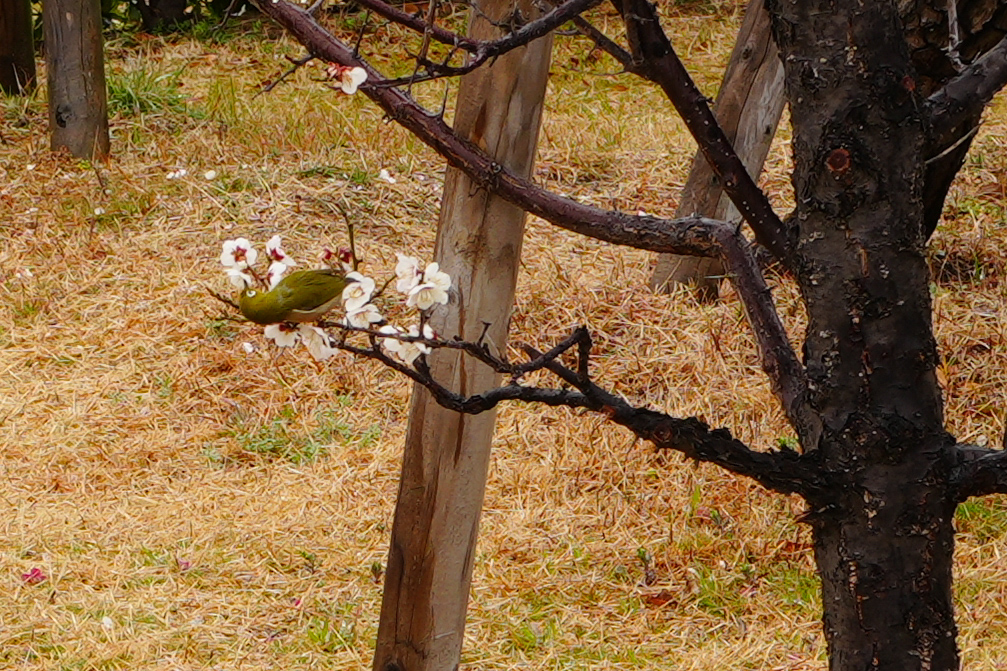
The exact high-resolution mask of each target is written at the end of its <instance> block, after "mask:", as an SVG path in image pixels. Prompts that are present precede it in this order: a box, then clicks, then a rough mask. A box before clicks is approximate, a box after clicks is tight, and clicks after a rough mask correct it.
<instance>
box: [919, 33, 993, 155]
mask: <svg viewBox="0 0 1007 671" xmlns="http://www.w3.org/2000/svg"><path fill="white" fill-rule="evenodd" d="M1004 86H1007V36H1005V37H1004V38H1002V39H1001V40H1000V41H999V42H998V43H997V44H996V46H994V47H993V48H992V49H990V50H989V51H987V52H986V53H985V54H983V55H982V56H981V57H980V58H978V59H976V61H975V62H974V63H972V65H970V66H968V67H967V68H965V69H964V70H963V71H962V72H961V74H959V75H958V76H957V77H954V78H952V79H951V80H950V81H948V83H947V84H945V85H944V86H943V87H941V88H940V89H938V90H937V91H935V92H934V94H933V95H932V96H930V98H929V99H928V100H927V104H928V105H929V107H930V119H931V124H932V136H933V146H934V149H935V152H934V153H935V154H939V153H941V152H943V151H946V150H947V148H948V147H950V146H951V145H953V144H954V143H955V142H956V141H958V140H959V139H960V138H961V137H963V136H964V135H965V134H966V133H968V132H969V131H971V130H972V129H971V128H970V127H969V128H962V127H961V126H962V124H963V123H966V122H970V123H969V125H972V124H973V123H974V121H973V120H974V119H977V118H978V115H979V114H981V113H982V110H983V108H985V107H986V104H987V103H989V101H990V100H992V99H993V96H994V95H995V94H996V93H997V91H999V90H1000V89H1002V88H1003V87H1004Z"/></svg>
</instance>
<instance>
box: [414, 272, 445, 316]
mask: <svg viewBox="0 0 1007 671" xmlns="http://www.w3.org/2000/svg"><path fill="white" fill-rule="evenodd" d="M450 288H451V276H450V275H448V274H447V273H445V272H444V271H442V270H441V269H440V266H439V265H438V264H437V262H434V263H431V264H430V265H428V266H427V268H426V270H424V271H423V282H422V284H418V285H416V286H415V287H413V288H412V289H410V290H409V297H408V298H407V299H406V305H408V306H409V307H417V308H419V309H420V310H427V309H429V308H431V307H433V306H434V305H436V304H438V303H440V304H441V305H446V304H447V302H448V289H450Z"/></svg>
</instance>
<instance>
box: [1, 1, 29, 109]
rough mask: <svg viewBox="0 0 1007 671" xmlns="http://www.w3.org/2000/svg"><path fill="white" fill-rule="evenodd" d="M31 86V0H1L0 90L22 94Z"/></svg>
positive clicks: (12, 93)
mask: <svg viewBox="0 0 1007 671" xmlns="http://www.w3.org/2000/svg"><path fill="white" fill-rule="evenodd" d="M34 87H35V41H34V38H33V36H32V25H31V0H0V90H2V91H3V92H4V93H8V94H10V95H21V94H23V93H26V92H28V91H30V90H31V89H32V88H34Z"/></svg>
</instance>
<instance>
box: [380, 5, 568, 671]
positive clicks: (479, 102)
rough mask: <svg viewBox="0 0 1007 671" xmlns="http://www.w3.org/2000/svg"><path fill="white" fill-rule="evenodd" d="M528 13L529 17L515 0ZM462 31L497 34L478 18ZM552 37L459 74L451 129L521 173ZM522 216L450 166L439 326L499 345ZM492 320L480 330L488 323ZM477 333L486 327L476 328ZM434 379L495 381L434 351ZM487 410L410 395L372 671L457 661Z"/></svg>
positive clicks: (527, 166)
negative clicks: (457, 408) (445, 279)
mask: <svg viewBox="0 0 1007 671" xmlns="http://www.w3.org/2000/svg"><path fill="white" fill-rule="evenodd" d="M520 4H521V10H522V11H523V12H524V13H525V14H524V15H525V16H528V15H530V14H533V13H534V11H535V10H534V9H533V8H532V7H533V5H532V4H531V3H530V2H522V3H520ZM480 9H481V10H482V12H484V13H485V14H488V15H489V16H490V17H491V18H493V17H498V18H500V19H502V18H503V17H505V16H507V15H509V14H510V12H511V11H512V10H513V6H512V4H511V3H510V2H509V1H506V0H493V1H492V2H488V3H483V4H481V7H480ZM470 33H471V34H473V35H474V36H476V37H479V38H482V39H486V38H491V37H494V36H498V35H499V30H497V29H495V28H493V27H492V26H490V25H489V23H488V22H487V21H486V19H485V18H482V17H479V18H475V19H474V20H473V22H472V25H471V27H470ZM551 49H552V38H551V37H549V38H545V39H541V40H538V41H536V42H533V43H532V44H530V45H529V46H527V47H523V48H520V49H517V50H515V51H513V52H511V53H509V54H507V55H505V56H503V57H502V58H500V59H498V60H496V61H495V62H494V63H493V65H492V66H491V67H488V68H481V69H479V70H477V71H475V72H473V73H472V74H470V75H467V76H466V77H464V78H463V79H462V82H461V88H460V91H459V98H458V111H457V114H456V119H455V123H454V126H455V128H456V129H457V130H458V132H459V134H460V135H462V136H463V137H466V138H468V139H470V140H471V141H473V142H475V143H476V144H478V145H479V146H481V147H483V148H484V149H486V150H487V151H488V152H489V153H490V154H492V155H493V156H494V157H495V159H496V160H497V161H499V162H500V163H501V164H503V165H505V166H507V167H508V168H510V169H512V170H514V171H515V172H517V173H520V174H522V175H526V176H527V175H530V174H531V172H532V165H533V162H534V158H535V148H536V145H537V143H538V132H539V124H540V120H541V115H542V104H543V98H544V95H545V86H546V81H547V79H548V74H549V61H550V53H551ZM524 222H525V213H524V211H523V210H521V209H520V208H518V207H516V206H514V205H512V204H510V203H507V202H506V201H504V200H503V199H501V198H499V197H495V196H492V195H490V194H489V193H488V192H487V191H486V190H484V189H481V188H479V187H477V186H476V185H475V184H473V182H472V181H471V180H469V178H467V177H466V176H465V175H463V174H462V173H461V172H460V171H458V170H455V169H449V170H448V173H447V177H446V179H445V185H444V196H443V201H442V204H441V216H440V222H439V227H438V236H437V245H436V258H437V260H438V262H439V263H440V264H441V267H442V269H443V270H445V271H446V272H448V273H450V275H451V277H452V280H453V282H454V289H453V291H452V294H453V295H452V301H451V303H450V304H449V305H448V309H447V310H443V309H442V310H441V311H439V313H435V315H436V317H437V318H436V319H435V320H434V321H433V322H432V325H433V326H434V328H435V329H436V330H437V331H438V333H440V334H442V335H445V336H447V337H451V336H454V335H456V334H457V335H460V336H461V337H462V338H464V339H466V340H470V341H474V340H478V339H479V338H480V337H481V336H483V335H485V338H484V339H485V341H486V342H488V343H489V344H490V346H491V347H493V348H503V347H505V346H506V341H507V326H508V320H509V318H510V312H511V308H512V305H513V302H514V287H515V282H516V277H517V272H518V264H519V261H520V256H521V240H522V236H523V234H524ZM487 324H488V326H487ZM484 331H485V334H484ZM430 367H431V371H432V374H433V376H434V377H435V378H436V379H437V380H440V381H442V382H443V383H444V384H446V385H447V386H448V387H450V388H451V389H454V390H457V391H459V392H460V393H463V394H471V393H477V392H479V391H482V390H485V389H489V388H491V387H493V386H495V385H496V384H498V382H499V381H498V376H497V375H496V374H494V373H493V372H492V371H490V370H489V369H488V368H487V367H485V366H483V365H482V364H479V363H477V362H475V361H474V360H473V359H471V358H466V357H463V356H461V355H460V354H459V353H457V352H454V351H451V350H438V351H437V352H436V354H435V355H433V356H431V362H430ZM494 419H495V413H494V412H487V413H485V414H482V415H478V416H473V415H461V414H458V413H455V412H452V411H450V410H446V409H444V408H442V407H440V406H439V405H438V404H437V403H436V401H434V400H433V398H432V397H431V396H430V395H429V394H428V393H427V392H426V391H425V390H424V389H423V388H422V387H418V386H417V387H416V388H415V389H414V391H413V402H412V411H411V414H410V420H409V430H408V435H407V438H406V447H405V457H404V460H403V467H402V478H401V481H400V484H399V496H398V502H397V504H396V508H395V522H394V525H393V528H392V539H391V547H390V548H389V553H388V567H387V570H386V574H385V588H384V596H383V601H382V606H381V622H380V625H379V629H378V640H377V647H376V650H375V655H374V669H375V670H376V671H399V670H401V671H450V670H452V669H456V668H457V665H458V663H459V658H460V654H461V647H462V636H463V632H464V628H465V613H466V609H467V605H468V596H469V587H470V584H471V576H472V567H473V560H474V557H475V545H476V536H477V533H478V529H479V517H480V513H481V511H482V505H483V495H484V492H485V487H486V476H487V469H488V465H489V456H490V443H491V441H492V438H493V425H494Z"/></svg>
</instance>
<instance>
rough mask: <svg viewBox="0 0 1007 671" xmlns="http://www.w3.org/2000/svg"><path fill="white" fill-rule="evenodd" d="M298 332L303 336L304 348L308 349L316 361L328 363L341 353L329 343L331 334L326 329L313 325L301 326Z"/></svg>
mask: <svg viewBox="0 0 1007 671" xmlns="http://www.w3.org/2000/svg"><path fill="white" fill-rule="evenodd" d="M297 330H298V333H300V334H301V340H303V341H304V346H305V347H307V348H308V352H310V353H311V356H312V357H314V359H315V360H316V361H327V360H328V359H330V358H332V355H333V354H335V353H336V352H338V351H339V350H338V349H337V348H335V347H333V346H332V344H331V343H330V342H329V334H328V333H326V332H325V329H322V328H319V327H317V326H312V325H311V324H299V325H298V329H297Z"/></svg>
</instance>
